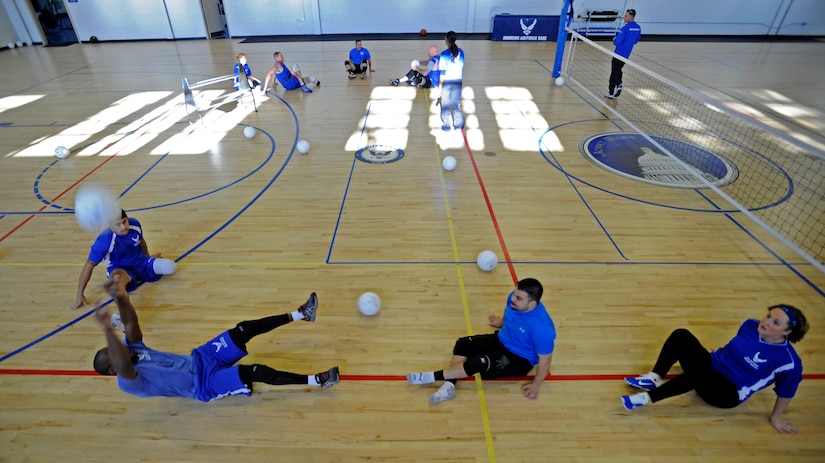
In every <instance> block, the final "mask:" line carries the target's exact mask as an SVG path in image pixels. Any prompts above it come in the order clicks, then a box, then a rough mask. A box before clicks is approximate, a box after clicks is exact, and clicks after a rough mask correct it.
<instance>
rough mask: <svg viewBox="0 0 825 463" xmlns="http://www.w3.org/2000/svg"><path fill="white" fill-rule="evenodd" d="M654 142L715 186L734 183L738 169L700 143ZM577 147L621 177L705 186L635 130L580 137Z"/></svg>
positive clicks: (669, 139) (673, 185) (656, 138)
mask: <svg viewBox="0 0 825 463" xmlns="http://www.w3.org/2000/svg"><path fill="white" fill-rule="evenodd" d="M650 138H652V139H654V140H656V143H658V144H660V145H661V146H663V147H664V148H665V149H667V150H668V151H670V153H671V154H672V155H673V156H675V157H676V158H678V159H679V160H680V161H682V162H683V163H684V164H687V165H688V166H690V167H691V168H692V169H693V170H694V171H696V173H697V174H700V175H701V176H702V177H703V178H704V179H705V180H707V181H708V182H710V183H712V184H713V185H715V186H717V187H722V186H725V185H728V184H731V183H733V182H734V181H736V179H737V178H738V177H739V169H737V168H736V166H735V165H734V164H733V163H732V162H730V161H728V160H727V159H725V158H724V157H722V156H720V155H718V154H716V153H713V152H710V151H708V150H706V149H705V148H702V147H701V146H698V145H694V144H691V143H685V142H682V141H679V140H674V139H671V138H664V137H655V136H652V135H651V136H650ZM579 150H580V151H581V153H582V154H583V155H584V156H585V157H587V158H588V159H589V160H590V161H591V162H593V163H594V164H596V165H598V166H599V167H601V168H603V169H605V170H607V171H610V172H613V173H614V174H617V175H620V176H622V177H626V178H630V179H634V180H638V181H640V182H645V183H652V184H654V185H661V186H667V187H671V188H707V185H706V184H705V183H704V182H703V181H701V180H700V179H699V178H697V176H696V175H695V174H694V173H693V172H691V170H689V169H687V168H685V167H684V166H683V165H682V164H681V163H679V162H677V161H676V160H675V159H673V157H671V156H668V155H667V154H664V153H662V150H661V149H660V148H659V147H657V146H655V145H654V144H653V143H651V142H650V141H649V140H647V139H646V138H644V137H643V136H641V135H639V134H637V133H625V132H619V133H601V134H596V135H592V136H590V137H588V138H585V139H584V140H582V142H581V143H580V144H579Z"/></svg>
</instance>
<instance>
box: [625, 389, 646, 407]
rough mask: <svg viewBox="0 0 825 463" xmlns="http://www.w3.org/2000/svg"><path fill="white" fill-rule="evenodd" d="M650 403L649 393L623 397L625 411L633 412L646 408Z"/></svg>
mask: <svg viewBox="0 0 825 463" xmlns="http://www.w3.org/2000/svg"><path fill="white" fill-rule="evenodd" d="M649 403H650V396H648V395H647V392H640V393H638V394H633V395H623V396H622V405H624V408H625V410H633V409H635V408H639V407H644V406H645V405H647V404H649Z"/></svg>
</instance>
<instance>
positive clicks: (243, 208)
mask: <svg viewBox="0 0 825 463" xmlns="http://www.w3.org/2000/svg"><path fill="white" fill-rule="evenodd" d="M273 95H275V97H277V98H278V99H279V100H281V102H282V103H283V104H284V105H285V106H286V107H287V109H289V111H290V113H292V118H293V120H294V121H295V137H294V139H293V140H292V148H291V149H290V151H289V155H288V156H287V158H286V160H285V161H284V164H283V165H282V166H281V168H280V169H278V172H276V174H275V176H273V177H272V179H270V180H269V182H267V184H266V185H265V186H264V187H263V188H262V189H261V191H260V192H259V193H258V194H257V195H255V196H254V197H253V198H252V199H251V200H250V201H249V202H248V203H247V204H246V205H245V206H244V207H242V208H241V209H240V210H239V211H238V212H237V213H236V214H235V215H233V216H232V217H230V218H229V220H227V221H226V222H225V223H224V224H223V225H221V226H220V227H218V229H216V230H215V231H214V232H212V233H210V234H209V235H208V236H207V237H206V238H204V239H203V240H202V241H201V242H199V243H198V244H196V245H195V246H193V247H192V248H191V249H189V250H188V251H186V252H185V253H183V254H182V255H181V256H180V257H178V258H177V259H175V262H180V261H181V260H183V259H184V258H185V257H187V256H189V255H190V254H192V253H193V252H195V251H196V250H198V249H199V248H200V247H201V246H203V245H204V244H206V243H207V242H208V241H209V240H211V239H212V238H214V237H215V236H216V235H217V234H218V233H220V232H221V231H223V230H224V229H225V228H226V227H228V226H229V225H231V224H232V223H233V222H234V221H235V220H237V219H238V217H240V215H241V214H243V213H244V212H246V210H247V209H249V208H250V207H252V205H253V204H254V203H255V202H256V201H257V200H258V199H259V198H260V197H261V196H263V194H264V193H266V192H267V191H268V190H269V188H270V187H271V186H272V184H273V183H275V181H276V180H277V179H278V178H279V177H280V176H281V174H282V173H283V171H284V169H285V168H286V166H287V165H288V164H289V161H290V160H291V159H292V156H293V155H294V154H295V146H296V145H297V143H298V136H299V133H300V123H299V122H298V115H297V114H295V110H294V109H293V108H292V106H290V105H289V103H287V102H286V100H284V99H283V98H281V97H280V96H278V95H276V94H274V93H273ZM262 133H266V132H262ZM266 135H267V136H268V137H269V138H270V140H272V144H273V146H274V145H275V140H274V138H272V136H271V135H269V134H268V133H266ZM274 151H275V150H274V148H273V152H274ZM111 303H112V300H111V299H110V300H108V301H107V302H105V303H103V304H101V305H99V306H97V307H95V308H93V309H91V310H89V311H88V312H86V313H85V314H83V315H81V316H79V317H77V318H76V319H74V320H72V321H70V322H69V323H67V324H65V325H63V326H60V327H58V328H57V329H55V330H53V331H51V332H50V333H47V334H45V335H43V336H41V337H40V338H38V339H36V340H34V341H32V342H30V343H28V344H26V345H25V346H23V347H20V348H18V349H16V350H14V351H12V352H10V353H8V354H6V355H4V356H2V357H0V362H3V361H5V360H6V359H8V358H11V357H13V356H15V355H17V354H19V353H20V352H23V351H24V350H26V349H28V348H29V347H32V346H34V345H36V344H39V343H41V342H43V341H44V340H46V339H48V338H50V337H52V336H54V335H55V334H57V333H59V332H61V331H63V330H65V329H66V328H68V327H70V326H72V325H74V324H76V323H78V322H80V321H81V320H83V319H85V318H86V317H88V316H89V315H91V314H93V313H94V312H95V310H97V309H98V308H100V307H105V306H106V305H108V304H111Z"/></svg>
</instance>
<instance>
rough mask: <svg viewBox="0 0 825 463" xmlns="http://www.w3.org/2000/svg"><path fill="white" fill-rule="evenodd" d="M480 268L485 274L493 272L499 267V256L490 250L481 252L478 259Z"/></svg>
mask: <svg viewBox="0 0 825 463" xmlns="http://www.w3.org/2000/svg"><path fill="white" fill-rule="evenodd" d="M476 263H477V264H478V268H480V269H481V270H484V271H485V272H492V271H493V269H494V268H496V265H498V256H497V255H496V253H494V252H493V251H490V250H485V251H481V252H480V253H479V254H478V258H477V259H476Z"/></svg>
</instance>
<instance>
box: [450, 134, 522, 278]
mask: <svg viewBox="0 0 825 463" xmlns="http://www.w3.org/2000/svg"><path fill="white" fill-rule="evenodd" d="M461 136H462V137H463V138H464V147H465V148H467V155H468V156H469V157H470V163H471V164H472V165H473V171H474V172H475V174H476V180H478V186H479V188H481V194H482V195H483V196H484V203H485V204H486V205H487V212H488V213H489V214H490V220H492V221H493V228H495V230H496V236H498V241H499V245H501V252H502V253H504V261H505V262H506V263H507V268H508V269H509V270H510V276H511V277H512V278H513V285H515V284H517V283H518V277H517V276H516V269H515V268H514V267H513V262H512V261H511V259H510V251H509V250H508V249H507V244H506V243H505V242H504V235H502V233H501V227H500V226H499V224H498V219H497V218H496V213H495V211H493V205H492V203H490V196H489V195H488V194H487V188H486V187H485V186H484V180H483V179H482V178H481V172H479V170H478V164H476V158H475V156H474V155H473V150H472V149H471V148H470V142H469V141H467V133H466V132H464V129H462V130H461Z"/></svg>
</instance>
